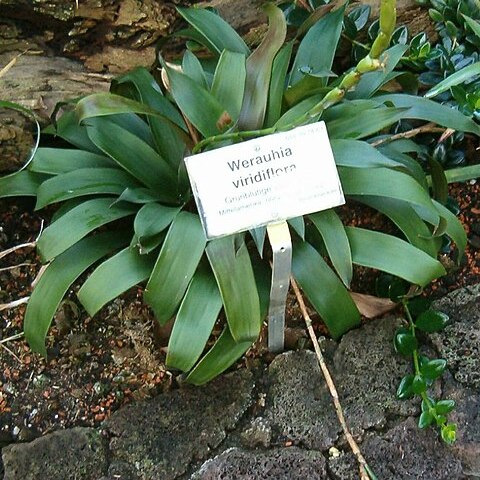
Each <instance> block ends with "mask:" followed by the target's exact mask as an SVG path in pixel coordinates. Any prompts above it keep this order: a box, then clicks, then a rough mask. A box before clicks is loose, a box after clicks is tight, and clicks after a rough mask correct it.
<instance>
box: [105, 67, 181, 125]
mask: <svg viewBox="0 0 480 480" xmlns="http://www.w3.org/2000/svg"><path fill="white" fill-rule="evenodd" d="M126 86H133V88H134V89H135V94H134V97H133V98H134V99H137V100H141V101H142V103H144V104H146V105H148V106H149V107H151V108H152V109H153V110H154V111H155V112H156V114H155V115H148V119H149V120H151V119H152V118H157V119H158V118H160V117H158V116H157V115H158V114H160V115H162V116H163V117H165V118H167V119H168V120H170V121H171V122H172V123H174V124H175V125H177V126H178V127H179V128H181V129H183V130H185V131H187V127H186V125H185V121H184V120H183V118H182V116H181V114H180V112H179V111H178V110H177V108H175V106H174V105H173V104H172V103H171V102H169V101H168V100H167V98H166V97H164V96H163V94H162V91H161V89H160V87H159V85H158V84H157V82H156V80H155V79H154V78H153V76H152V75H151V73H150V72H149V71H148V70H147V69H146V68H144V67H137V68H135V69H133V70H131V71H129V72H128V73H126V74H124V75H122V76H120V77H116V78H114V79H113V80H112V85H111V87H110V88H111V91H112V93H120V95H122V96H124V95H123V90H124V89H125V87H126ZM132 111H135V110H132ZM139 113H140V112H139Z"/></svg>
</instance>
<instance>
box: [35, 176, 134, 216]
mask: <svg viewBox="0 0 480 480" xmlns="http://www.w3.org/2000/svg"><path fill="white" fill-rule="evenodd" d="M138 185H139V184H138V182H137V181H136V180H135V179H134V178H133V177H132V176H131V175H129V174H128V173H126V172H124V171H122V170H119V169H118V168H80V169H78V170H73V171H71V172H67V173H63V174H61V175H57V176H55V177H53V178H50V179H48V180H46V181H45V182H43V183H42V184H41V185H40V187H39V188H38V192H37V204H36V205H35V209H36V210H39V209H40V208H43V207H45V206H46V205H50V204H51V203H56V202H63V201H64V200H69V199H70V198H76V197H82V196H85V195H94V194H106V195H109V194H110V195H120V194H121V193H122V192H123V191H124V190H125V187H130V188H135V187H137V186H138Z"/></svg>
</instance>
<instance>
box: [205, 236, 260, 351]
mask: <svg viewBox="0 0 480 480" xmlns="http://www.w3.org/2000/svg"><path fill="white" fill-rule="evenodd" d="M206 251H207V256H208V260H209V262H210V265H211V266H212V270H213V273H214V274H215V278H216V280H217V284H218V287H219V289H220V293H221V295H222V301H223V305H224V307H225V314H226V316H227V322H228V327H229V330H230V332H231V334H232V336H233V338H234V339H235V341H236V342H239V343H241V342H245V341H253V340H255V339H256V338H257V337H258V335H259V333H260V327H261V319H260V304H259V297H258V291H257V286H256V283H255V277H254V274H253V269H252V264H251V261H250V255H249V253H248V250H247V246H246V245H245V241H244V239H243V236H241V235H231V236H228V237H224V238H218V239H215V240H212V241H210V242H209V244H208V246H207V249H206Z"/></svg>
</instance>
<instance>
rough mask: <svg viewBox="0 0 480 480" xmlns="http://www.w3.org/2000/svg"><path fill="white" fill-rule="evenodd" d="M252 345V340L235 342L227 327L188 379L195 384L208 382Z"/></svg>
mask: <svg viewBox="0 0 480 480" xmlns="http://www.w3.org/2000/svg"><path fill="white" fill-rule="evenodd" d="M251 345H252V342H251V341H248V342H240V343H237V342H235V340H234V339H233V337H232V334H231V333H230V330H229V329H228V327H226V328H225V330H224V331H223V333H222V334H221V335H220V337H219V338H218V340H217V341H216V342H215V344H214V345H213V347H212V348H211V349H210V350H209V351H208V352H207V353H206V354H205V356H204V357H203V358H202V359H201V360H200V361H199V362H198V363H197V365H196V366H195V368H194V369H193V370H192V371H191V372H190V374H189V375H188V377H187V379H186V381H187V382H189V383H193V384H194V385H203V384H204V383H207V382H208V381H210V380H211V379H212V378H215V377H216V376H217V375H220V374H221V373H222V372H224V371H225V370H226V369H227V368H228V367H229V366H230V365H232V364H233V363H234V362H236V361H237V360H238V359H239V358H240V357H241V356H242V355H243V354H244V353H245V352H246V351H247V350H248V349H249V348H250V346H251Z"/></svg>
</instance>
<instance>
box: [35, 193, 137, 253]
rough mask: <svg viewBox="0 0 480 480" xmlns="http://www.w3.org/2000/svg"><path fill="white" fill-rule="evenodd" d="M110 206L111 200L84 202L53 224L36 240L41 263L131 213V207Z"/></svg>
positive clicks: (100, 199)
mask: <svg viewBox="0 0 480 480" xmlns="http://www.w3.org/2000/svg"><path fill="white" fill-rule="evenodd" d="M111 204H112V199H111V198H95V199H93V200H87V201H85V202H82V203H81V204H80V205H77V206H76V207H74V208H72V209H71V210H69V211H68V212H67V213H65V214H64V215H63V216H61V217H60V218H59V219H58V220H56V221H55V222H53V223H52V224H51V225H50V226H49V227H47V228H46V229H45V230H44V231H43V233H42V235H41V236H40V238H39V240H38V244H37V247H38V251H39V252H40V256H41V258H42V261H44V262H48V261H50V260H52V259H53V258H55V257H56V256H57V255H60V254H61V253H62V252H64V251H65V250H67V248H69V247H71V246H72V245H74V244H75V243H77V242H78V241H79V240H80V239H81V238H83V237H85V236H86V235H88V234H89V233H90V232H92V231H93V230H95V229H96V228H98V227H100V226H102V225H105V224H107V223H110V222H113V221H114V220H118V219H119V218H123V217H126V216H128V215H131V214H133V213H134V212H135V209H134V208H132V207H130V208H128V207H117V206H113V207H112V206H111Z"/></svg>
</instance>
